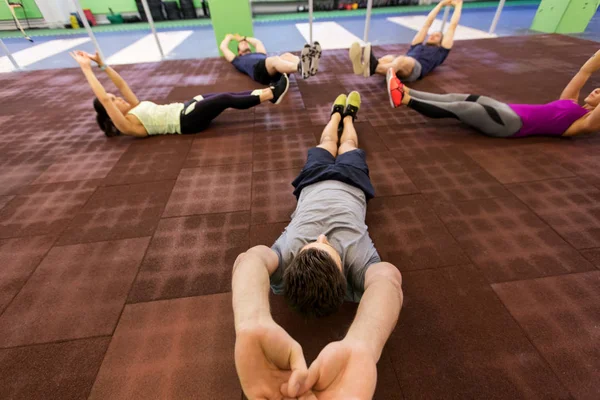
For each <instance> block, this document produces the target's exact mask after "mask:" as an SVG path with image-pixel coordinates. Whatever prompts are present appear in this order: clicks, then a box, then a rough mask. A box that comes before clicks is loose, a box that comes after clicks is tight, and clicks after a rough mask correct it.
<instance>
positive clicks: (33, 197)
mask: <svg viewBox="0 0 600 400" xmlns="http://www.w3.org/2000/svg"><path fill="white" fill-rule="evenodd" d="M96 186H97V182H96V181H79V182H67V183H51V184H47V185H36V186H29V187H27V188H25V189H23V190H22V191H21V194H20V195H19V196H17V197H15V198H14V199H13V200H12V201H11V202H10V203H9V204H8V205H6V206H4V208H2V209H1V210H0V238H9V237H20V236H33V235H46V234H57V233H60V232H61V231H62V230H63V229H64V228H65V226H66V225H67V224H68V223H69V221H70V220H71V218H73V215H74V214H75V213H76V212H77V211H78V210H79V209H80V208H81V207H82V206H83V205H84V204H85V203H86V202H87V200H88V199H89V198H90V196H91V195H92V193H93V192H94V190H95V189H96Z"/></svg>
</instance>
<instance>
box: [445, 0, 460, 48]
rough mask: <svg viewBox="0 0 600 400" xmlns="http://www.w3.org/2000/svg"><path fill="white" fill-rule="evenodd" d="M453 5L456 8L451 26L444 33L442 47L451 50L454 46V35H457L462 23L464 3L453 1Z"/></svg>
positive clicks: (457, 0) (458, 0)
mask: <svg viewBox="0 0 600 400" xmlns="http://www.w3.org/2000/svg"><path fill="white" fill-rule="evenodd" d="M451 5H452V6H454V13H453V14H452V19H451V20H450V25H449V26H448V29H447V30H446V32H445V33H444V38H443V39H442V47H444V48H446V49H451V48H452V46H453V45H454V35H455V34H456V28H457V27H458V23H459V22H460V16H461V14H462V6H463V2H462V0H452V3H451Z"/></svg>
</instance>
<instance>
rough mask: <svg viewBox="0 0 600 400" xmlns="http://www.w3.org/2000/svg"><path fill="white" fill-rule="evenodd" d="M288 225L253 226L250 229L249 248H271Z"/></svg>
mask: <svg viewBox="0 0 600 400" xmlns="http://www.w3.org/2000/svg"><path fill="white" fill-rule="evenodd" d="M287 225H288V223H287V222H278V223H274V224H260V225H252V226H251V227H250V237H249V244H248V247H254V246H258V245H263V246H267V247H271V245H273V243H275V241H276V240H277V239H278V238H279V236H281V234H282V233H283V231H284V230H285V228H286V227H287Z"/></svg>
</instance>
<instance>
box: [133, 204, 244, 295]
mask: <svg viewBox="0 0 600 400" xmlns="http://www.w3.org/2000/svg"><path fill="white" fill-rule="evenodd" d="M249 224H250V213H248V212H240V213H232V214H214V215H202V216H193V217H183V218H167V219H163V220H161V221H160V223H159V224H158V228H157V229H156V232H155V233H154V236H153V238H152V241H151V242H150V246H149V247H148V251H147V252H146V257H145V258H144V262H143V263H142V266H141V268H140V272H139V273H138V276H137V279H136V281H135V283H134V285H133V288H132V290H131V293H130V295H129V299H128V302H132V303H137V302H141V301H150V300H156V299H166V298H175V297H188V296H199V295H204V294H212V293H220V292H228V291H231V272H232V269H233V264H234V262H235V259H236V258H237V256H238V255H239V254H241V253H243V252H244V251H246V250H248V228H249Z"/></svg>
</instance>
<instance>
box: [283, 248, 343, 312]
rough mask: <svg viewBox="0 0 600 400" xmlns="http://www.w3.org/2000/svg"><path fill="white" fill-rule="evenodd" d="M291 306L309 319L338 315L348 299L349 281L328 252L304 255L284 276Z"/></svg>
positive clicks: (298, 256) (301, 253) (291, 265)
mask: <svg viewBox="0 0 600 400" xmlns="http://www.w3.org/2000/svg"><path fill="white" fill-rule="evenodd" d="M283 283H284V287H285V297H286V299H287V301H288V303H289V305H290V306H291V307H292V308H293V309H295V310H296V311H298V312H299V313H300V314H301V315H303V316H305V317H324V316H327V315H330V314H332V313H334V312H335V311H337V310H338V309H339V308H340V306H341V305H342V303H343V302H344V296H345V295H346V278H345V277H344V274H343V273H342V271H340V268H339V267H338V265H337V263H336V262H335V260H334V259H333V258H331V256H330V255H329V254H328V253H327V252H326V251H324V250H320V249H315V248H309V249H306V250H304V251H301V252H300V253H299V254H298V255H297V256H296V257H295V258H294V259H293V260H292V262H291V263H290V265H288V267H287V268H286V270H285V272H284V273H283Z"/></svg>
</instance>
